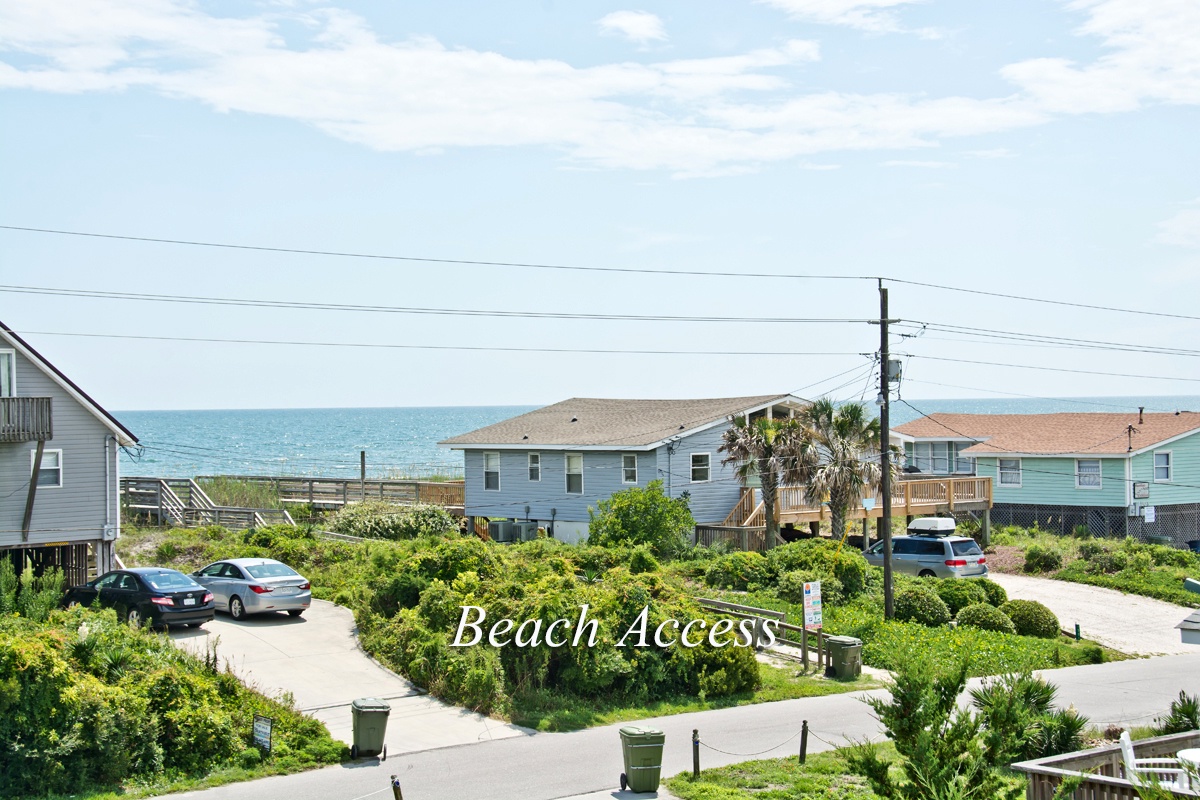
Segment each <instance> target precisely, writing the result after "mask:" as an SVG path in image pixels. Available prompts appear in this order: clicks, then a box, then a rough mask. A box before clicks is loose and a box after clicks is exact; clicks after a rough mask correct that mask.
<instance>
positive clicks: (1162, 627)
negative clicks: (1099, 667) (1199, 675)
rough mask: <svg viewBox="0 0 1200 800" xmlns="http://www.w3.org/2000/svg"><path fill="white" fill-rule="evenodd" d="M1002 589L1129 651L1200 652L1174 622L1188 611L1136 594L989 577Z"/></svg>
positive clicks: (1066, 626) (1049, 581)
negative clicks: (1183, 637)
mask: <svg viewBox="0 0 1200 800" xmlns="http://www.w3.org/2000/svg"><path fill="white" fill-rule="evenodd" d="M988 577H989V578H991V579H992V580H994V581H995V582H996V583H998V584H1000V585H1001V586H1003V587H1004V591H1006V592H1008V597H1009V599H1010V600H1016V599H1020V600H1036V601H1038V602H1039V603H1042V604H1043V605H1045V606H1046V607H1047V608H1049V609H1050V610H1051V611H1053V612H1054V613H1055V614H1056V615H1057V616H1058V621H1059V623H1060V624H1061V625H1062V627H1063V629H1064V630H1068V631H1069V630H1074V628H1075V624H1076V623H1078V624H1079V627H1080V631H1081V634H1082V635H1083V638H1085V639H1091V640H1092V641H1095V642H1099V643H1100V644H1103V645H1105V646H1106V647H1111V648H1113V649H1114V650H1120V651H1121V652H1122V653H1129V654H1130V655H1143V656H1153V655H1176V654H1186V653H1200V647H1196V646H1195V645H1186V644H1183V643H1182V642H1181V641H1180V640H1179V631H1177V630H1175V626H1176V625H1178V624H1179V622H1180V621H1181V620H1182V619H1184V618H1185V617H1186V616H1187V615H1188V614H1190V613H1191V610H1190V609H1187V608H1184V607H1183V606H1177V605H1175V604H1174V603H1166V602H1163V601H1162V600H1155V599H1153V598H1150V597H1142V596H1141V595H1136V594H1123V593H1122V592H1118V591H1116V590H1115V589H1105V588H1102V587H1100V586H1088V585H1086V584H1082V583H1069V582H1067V581H1056V580H1053V579H1051V578H1034V577H1032V576H1029V575H1006V574H1002V573H998V572H993V573H992V574H991V575H989V576H988Z"/></svg>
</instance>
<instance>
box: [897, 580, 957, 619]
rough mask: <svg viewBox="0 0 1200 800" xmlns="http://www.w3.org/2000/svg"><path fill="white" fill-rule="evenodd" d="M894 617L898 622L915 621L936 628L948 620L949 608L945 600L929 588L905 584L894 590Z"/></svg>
mask: <svg viewBox="0 0 1200 800" xmlns="http://www.w3.org/2000/svg"><path fill="white" fill-rule="evenodd" d="M894 608H895V612H896V619H897V620H899V621H900V622H916V623H920V624H921V625H925V626H927V627H931V628H936V627H938V626H939V625H945V624H946V623H947V622H949V621H950V609H949V608H947V607H946V603H945V601H943V600H942V598H940V597H938V596H937V594H935V593H934V592H933V591H932V590H931V589H926V588H925V587H923V586H920V585H912V586H906V587H904V588H903V589H901V590H900V591H898V592H896V597H895V606H894Z"/></svg>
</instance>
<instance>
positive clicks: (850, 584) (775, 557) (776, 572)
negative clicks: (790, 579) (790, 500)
mask: <svg viewBox="0 0 1200 800" xmlns="http://www.w3.org/2000/svg"><path fill="white" fill-rule="evenodd" d="M767 564H768V567H769V569H770V572H771V575H772V576H773V577H774V579H776V580H778V579H779V578H781V577H782V576H784V575H786V574H787V573H789V572H795V571H796V570H805V571H808V572H810V573H813V574H817V575H830V576H832V577H835V578H837V579H838V581H839V582H840V583H841V587H842V593H843V596H844V598H845V599H850V598H854V597H857V596H858V595H860V594H862V593H863V592H864V591H866V588H867V570H868V569H869V567H868V565H867V560H866V559H865V558H863V556H862V553H860V552H859V551H857V550H854V549H852V548H847V547H841V548H839V547H838V545H837V543H835V542H831V541H828V540H825V539H803V540H801V541H798V542H790V543H788V544H785V545H781V546H779V547H775V548H773V549H771V550H770V551H768V553H767Z"/></svg>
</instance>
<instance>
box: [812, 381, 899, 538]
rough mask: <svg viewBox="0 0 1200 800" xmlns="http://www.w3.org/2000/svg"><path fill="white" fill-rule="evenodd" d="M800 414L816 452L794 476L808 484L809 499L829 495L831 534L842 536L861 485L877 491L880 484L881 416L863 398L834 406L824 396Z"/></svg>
mask: <svg viewBox="0 0 1200 800" xmlns="http://www.w3.org/2000/svg"><path fill="white" fill-rule="evenodd" d="M798 419H799V422H800V424H801V425H802V426H803V428H804V434H803V435H804V438H805V439H806V441H807V443H808V447H809V449H810V450H811V451H812V453H811V455H810V457H809V459H808V460H807V461H806V462H804V463H803V464H801V465H800V466H801V470H800V474H799V475H797V476H796V477H797V478H799V482H801V483H804V484H807V487H808V488H807V490H806V494H807V497H806V500H807V501H808V502H809V503H812V504H813V505H816V504H818V503H820V502H822V501H823V500H824V499H825V498H826V496H828V502H829V516H830V518H831V522H832V528H833V535H834V536H839V535H841V534H842V533H844V532H845V530H846V516H847V515H848V513H849V512H850V509H851V508H852V507H854V506H855V505H857V504H858V503H859V502H860V501H861V500H860V498H861V497H862V493H863V490H864V489H868V490H870V491H871V492H874V491H875V489H876V488H877V487H878V486H879V484H880V481H881V477H882V471H881V469H880V467H879V461H878V453H879V418H878V417H870V416H868V415H867V409H866V406H864V405H863V404H862V403H846V404H845V405H842V406H835V405H834V403H833V402H832V401H831V400H828V399H822V400H816V401H814V402H812V403H811V404H809V405H808V407H806V408H805V409H804V410H803V411H801V412H800V414H799V416H798Z"/></svg>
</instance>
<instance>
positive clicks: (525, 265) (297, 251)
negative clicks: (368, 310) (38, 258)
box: [0, 225, 876, 281]
mask: <svg viewBox="0 0 1200 800" xmlns="http://www.w3.org/2000/svg"><path fill="white" fill-rule="evenodd" d="M0 230H9V231H23V232H25V233H50V234H55V235H58V236H83V237H88V238H92V239H115V240H118V241H127V242H149V243H153V244H176V245H187V246H189V247H215V248H220V249H225V250H252V251H257V252H263V253H288V254H291V255H307V256H333V257H336V258H363V259H372V260H377V261H411V262H420V263H426V264H462V265H466V266H478V267H517V268H521V269H550V270H567V271H571V272H620V273H629V274H638V275H688V276H692V277H712V278H790V279H808V280H830V281H838V280H850V281H857V280H876V279H875V278H872V277H869V276H864V275H799V274H780V273H774V272H706V271H702V270H672V269H644V268H638V269H635V268H633V267H584V266H576V265H572V264H538V263H532V262H520V261H479V260H471V259H461V258H432V257H425V256H397V255H386V254H382V253H355V252H348V251H338V250H310V249H305V248H297V247H266V246H262V245H248V244H230V243H227V242H201V241H194V240H188V239H161V238H156V237H150V236H122V235H117V234H112V233H88V232H84V231H67V230H58V229H54V228H30V227H24V226H19V225H0Z"/></svg>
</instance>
